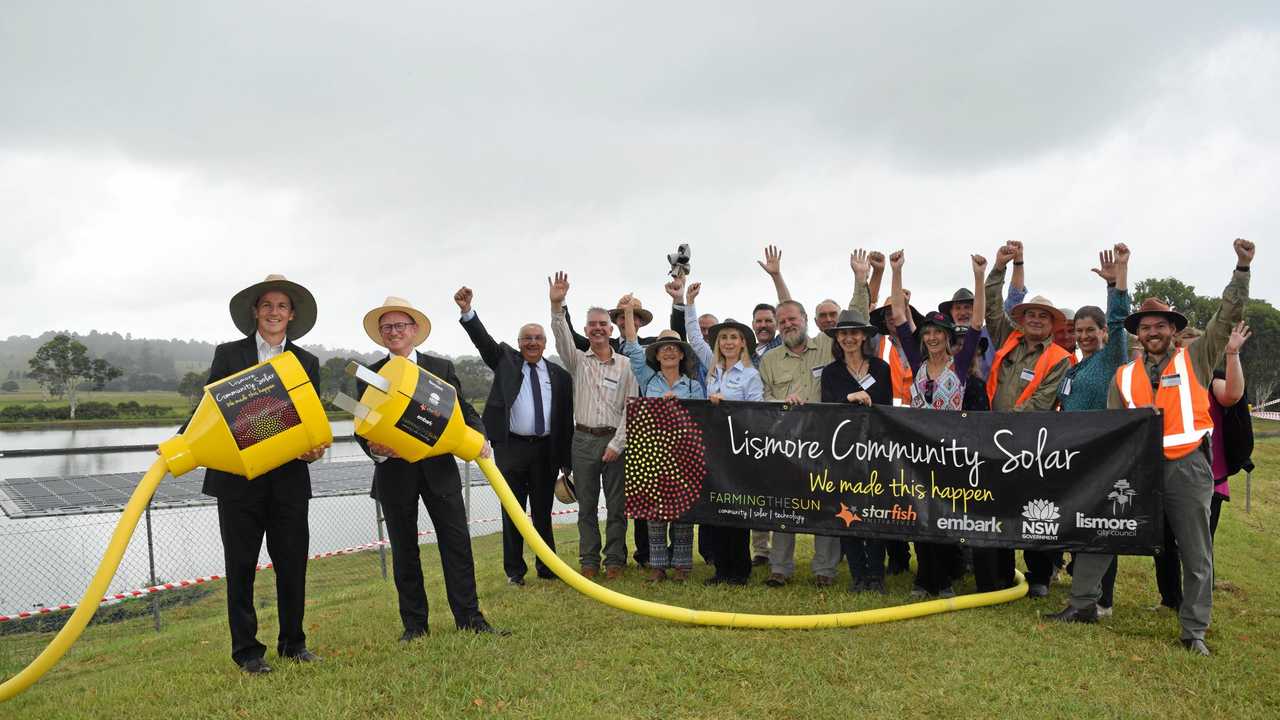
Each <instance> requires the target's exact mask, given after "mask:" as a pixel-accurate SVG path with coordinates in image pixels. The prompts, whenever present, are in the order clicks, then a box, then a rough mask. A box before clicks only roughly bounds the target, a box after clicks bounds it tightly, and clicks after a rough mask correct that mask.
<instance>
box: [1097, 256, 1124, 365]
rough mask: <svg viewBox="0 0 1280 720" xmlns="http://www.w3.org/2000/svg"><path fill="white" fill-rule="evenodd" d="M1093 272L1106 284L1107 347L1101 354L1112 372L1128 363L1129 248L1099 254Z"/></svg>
mask: <svg viewBox="0 0 1280 720" xmlns="http://www.w3.org/2000/svg"><path fill="white" fill-rule="evenodd" d="M1093 272H1094V273H1095V274H1097V275H1098V277H1100V278H1102V279H1103V280H1105V281H1106V283H1107V345H1106V347H1104V348H1102V350H1101V351H1100V352H1102V353H1103V356H1102V357H1103V359H1104V360H1105V361H1106V364H1107V367H1108V368H1111V369H1114V368H1118V367H1120V366H1121V365H1124V364H1125V363H1127V362H1129V333H1128V332H1127V331H1126V330H1125V329H1124V319H1125V318H1127V317H1129V311H1130V307H1131V303H1130V301H1129V289H1128V282H1129V247H1128V246H1127V245H1125V244H1124V243H1116V244H1115V246H1114V247H1112V249H1110V250H1103V251H1102V252H1100V253H1098V267H1096V268H1094V269H1093Z"/></svg>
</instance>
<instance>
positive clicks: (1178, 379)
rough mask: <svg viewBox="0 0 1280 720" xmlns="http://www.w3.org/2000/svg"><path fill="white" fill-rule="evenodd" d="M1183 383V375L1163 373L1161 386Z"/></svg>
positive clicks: (1175, 385)
mask: <svg viewBox="0 0 1280 720" xmlns="http://www.w3.org/2000/svg"><path fill="white" fill-rule="evenodd" d="M1181 384H1182V376H1181V375H1161V376H1160V387H1178V386H1179V385H1181Z"/></svg>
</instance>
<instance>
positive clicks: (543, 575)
mask: <svg viewBox="0 0 1280 720" xmlns="http://www.w3.org/2000/svg"><path fill="white" fill-rule="evenodd" d="M538 579H539V580H559V579H560V576H559V575H556V574H555V573H553V572H551V571H550V570H548V571H546V572H540V573H538Z"/></svg>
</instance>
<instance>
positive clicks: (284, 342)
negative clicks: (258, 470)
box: [184, 275, 324, 674]
mask: <svg viewBox="0 0 1280 720" xmlns="http://www.w3.org/2000/svg"><path fill="white" fill-rule="evenodd" d="M231 319H232V320H233V321H234V322H235V324H236V327H237V328H238V329H239V330H240V332H242V333H244V334H245V335H246V337H245V338H244V339H243V340H236V341H234V342H229V343H223V344H222V345H219V346H218V347H217V348H216V349H215V350H214V351H213V364H212V365H211V366H210V368H209V382H210V383H213V382H217V381H218V380H221V379H223V378H225V377H227V376H229V375H233V374H235V373H237V372H240V371H241V370H244V369H246V368H250V367H253V366H254V365H257V364H258V363H260V362H264V361H266V360H269V359H271V358H273V357H275V356H276V355H279V354H281V353H283V352H291V353H293V354H294V355H295V356H296V357H297V358H298V361H299V362H300V363H302V368H303V369H304V370H305V371H306V373H307V377H309V378H311V383H312V384H313V385H315V386H316V387H319V385H320V363H319V361H317V360H316V357H315V356H314V355H312V354H311V353H309V352H307V351H306V350H303V349H302V348H300V347H298V346H297V345H295V344H294V343H293V341H294V340H297V339H298V338H300V337H302V336H303V335H305V334H306V333H307V331H308V330H310V329H311V328H312V326H313V325H315V322H316V301H315V299H314V298H313V297H312V296H311V293H310V292H309V291H308V290H307V289H306V288H304V287H303V286H301V285H299V284H297V283H294V282H290V281H288V280H285V279H284V276H282V275H268V276H267V279H266V280H265V281H263V282H260V283H257V284H256V285H252V286H250V287H247V288H245V289H244V290H241V291H240V292H238V293H236V295H235V297H233V298H232V299H231ZM184 428H185V425H184ZM322 455H324V447H319V448H315V449H313V450H312V451H310V452H308V453H307V454H306V455H303V456H302V457H300V458H298V459H297V460H293V461H291V462H289V463H287V464H285V465H282V466H280V467H278V468H276V469H275V470H272V471H271V472H269V473H266V474H265V475H261V476H259V477H257V478H254V479H253V480H248V479H246V478H244V477H243V476H240V475H232V474H231V473H227V472H222V471H220V470H206V471H205V474H204V486H203V487H202V488H201V492H203V493H204V494H205V495H209V496H212V497H215V498H217V499H218V530H219V532H220V533H221V535H222V552H223V557H224V559H225V562H226V570H225V573H226V580H227V621H228V623H229V624H230V626H231V659H232V660H234V661H235V662H236V664H237V665H239V666H240V668H241V669H242V670H244V671H245V672H247V673H251V674H258V673H267V672H271V666H270V665H268V664H267V662H266V660H264V659H263V656H264V655H265V654H266V650H267V648H266V646H265V645H263V644H262V643H260V642H258V637H257V636H258V615H257V613H256V612H255V611H254V606H253V582H254V578H255V577H256V576H257V565H258V554H259V553H260V552H261V550H262V538H263V535H264V534H265V535H266V539H267V554H268V555H270V556H271V562H272V563H273V565H274V567H275V573H274V574H275V578H276V605H277V608H278V610H279V615H280V634H279V637H278V639H277V641H276V652H277V653H278V654H279V655H280V657H282V658H290V659H292V660H296V661H299V662H313V661H316V660H319V659H320V658H319V656H317V655H315V654H314V653H312V652H311V651H310V650H308V649H307V636H306V633H304V632H303V630H302V615H303V604H304V599H305V596H306V585H307V548H308V544H309V542H310V531H309V527H308V525H307V504H308V501H309V500H310V499H311V475H310V473H309V472H308V470H307V463H310V462H312V461H314V460H316V459H318V458H319V457H320V456H322Z"/></svg>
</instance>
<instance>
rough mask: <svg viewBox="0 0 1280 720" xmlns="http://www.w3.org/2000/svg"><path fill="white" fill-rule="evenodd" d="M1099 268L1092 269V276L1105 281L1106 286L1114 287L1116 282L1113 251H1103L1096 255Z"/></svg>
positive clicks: (1114, 254)
mask: <svg viewBox="0 0 1280 720" xmlns="http://www.w3.org/2000/svg"><path fill="white" fill-rule="evenodd" d="M1098 265H1099V267H1096V268H1093V274H1094V275H1097V276H1098V277H1100V278H1102V279H1103V280H1106V281H1107V284H1108V285H1114V284H1115V282H1116V253H1115V250H1103V251H1102V252H1100V253H1098Z"/></svg>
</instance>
